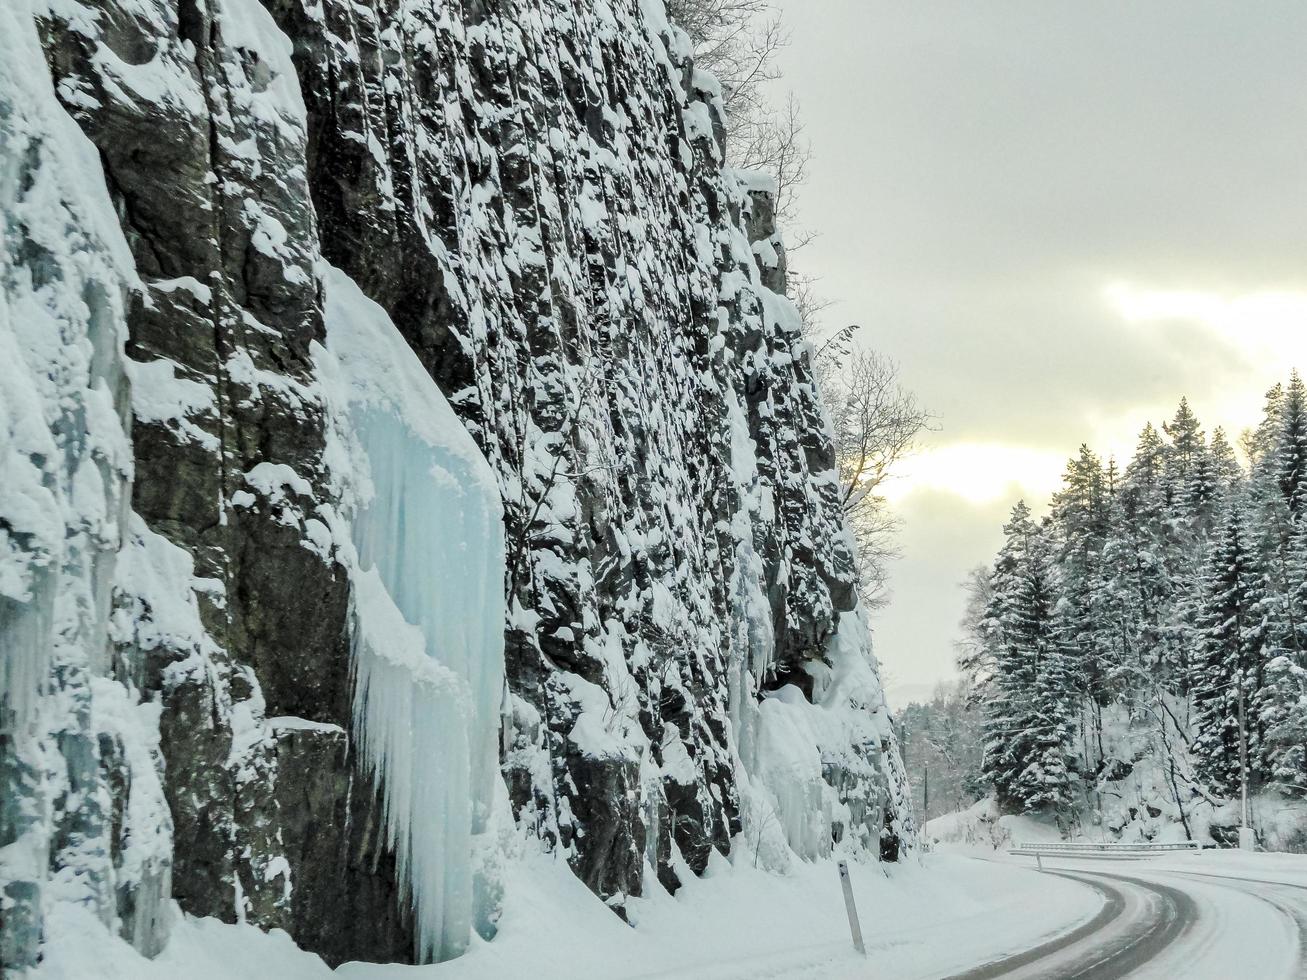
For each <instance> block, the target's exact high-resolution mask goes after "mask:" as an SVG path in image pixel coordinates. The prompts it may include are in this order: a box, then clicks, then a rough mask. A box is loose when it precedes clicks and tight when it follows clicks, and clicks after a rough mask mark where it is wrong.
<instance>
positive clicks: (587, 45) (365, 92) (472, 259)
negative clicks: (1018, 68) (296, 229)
mask: <svg viewBox="0 0 1307 980" xmlns="http://www.w3.org/2000/svg"><path fill="white" fill-rule="evenodd" d="M269 8H270V9H271V10H272V12H273V13H274V15H275V16H276V18H277V20H278V22H279V23H280V24H281V26H282V28H283V30H284V31H285V32H286V34H287V35H288V36H289V37H291V38H292V39H293V41H294V45H295V63H296V66H297V69H298V71H299V76H300V82H301V90H302V91H303V92H304V93H305V101H306V104H307V108H308V122H309V138H308V147H309V185H310V189H311V191H312V194H313V200H314V204H315V205H316V208H317V214H318V220H319V223H320V227H321V236H322V245H323V252H324V255H326V257H327V258H328V259H330V260H331V261H332V262H333V263H334V264H335V265H337V266H339V267H340V268H342V269H343V270H344V271H346V272H347V273H348V274H349V275H350V276H351V277H353V278H354V279H355V280H356V281H357V282H358V283H359V284H360V285H361V286H362V287H363V289H364V290H365V292H367V293H368V294H369V295H370V296H371V297H372V298H374V299H376V300H377V301H378V302H379V303H381V304H382V305H383V306H384V307H386V309H387V310H388V312H389V313H390V314H391V316H392V318H393V319H394V320H395V322H396V324H397V325H398V326H399V327H400V329H401V330H402V331H403V332H404V334H405V336H406V338H407V339H408V340H409V342H410V344H411V345H412V346H413V348H414V349H415V350H416V351H417V352H418V353H419V355H420V356H421V357H422V359H423V361H424V363H425V364H426V366H427V367H428V369H429V370H430V372H431V374H432V376H433V377H434V378H436V380H437V381H438V382H439V383H440V385H441V387H442V388H443V389H444V391H445V393H446V395H447V396H448V397H450V399H451V400H452V401H453V403H454V405H455V407H456V408H457V409H458V411H459V412H460V413H461V414H462V415H463V417H464V419H465V420H466V422H467V424H468V426H469V428H470V429H471V430H472V431H473V433H474V434H475V435H476V436H477V438H478V440H479V442H480V444H481V446H482V449H483V451H484V452H485V453H486V455H487V457H488V458H489V459H490V460H491V462H492V465H494V466H496V467H497V468H498V470H499V471H500V473H501V478H502V485H503V491H504V501H505V507H506V511H507V514H506V523H507V538H508V542H509V555H510V565H511V566H512V567H511V569H510V576H511V582H510V587H511V591H512V599H513V600H515V601H516V602H517V603H518V604H520V606H521V607H522V608H523V609H527V610H531V611H532V612H533V613H535V614H536V615H537V616H538V617H539V618H538V620H537V621H535V622H534V623H533V627H534V628H533V629H532V630H530V631H524V632H517V631H515V630H514V629H513V628H512V626H510V635H509V651H510V654H509V656H510V660H509V664H508V674H509V679H510V685H511V687H512V690H513V693H514V695H515V696H516V697H517V698H520V699H522V700H523V701H524V702H526V704H527V705H528V706H529V710H528V712H527V713H528V714H529V715H530V717H531V718H532V719H533V723H532V724H530V725H529V726H528V727H527V728H526V729H525V730H522V729H519V728H517V727H516V726H514V728H513V731H512V736H511V737H512V739H513V741H512V742H511V747H510V750H509V753H508V760H507V762H508V770H509V778H510V783H511V784H512V786H513V787H514V800H515V802H516V803H517V805H518V807H519V809H520V810H522V811H523V812H528V811H534V814H533V817H534V819H535V821H536V823H537V825H538V826H539V828H540V831H541V833H543V834H545V835H546V836H549V837H551V838H552V837H554V836H555V835H557V839H558V840H559V841H560V843H561V845H562V846H564V847H567V848H570V849H572V852H573V865H574V867H575V868H576V870H577V873H578V874H579V875H580V876H581V877H582V878H583V879H584V880H585V881H586V883H587V884H589V885H590V886H591V887H592V888H593V889H594V890H595V891H597V892H598V893H599V894H601V895H603V896H604V897H610V896H614V895H618V896H620V895H623V894H639V892H640V888H641V882H640V875H641V860H642V857H641V854H642V848H641V841H642V840H643V839H644V838H645V828H644V827H642V826H641V823H642V814H641V807H640V806H638V805H637V804H636V800H637V799H639V798H640V797H641V796H642V795H646V794H647V793H648V792H650V790H651V787H649V786H648V785H647V784H648V783H649V780H648V779H647V778H646V779H643V780H642V778H641V774H640V771H639V770H640V763H639V756H638V753H637V752H636V751H633V750H632V748H633V747H634V746H635V745H636V744H637V743H639V742H640V741H642V740H647V742H648V744H649V745H650V746H652V754H653V763H654V765H655V766H661V765H662V764H663V759H662V758H661V753H662V748H663V746H664V744H671V743H675V744H676V745H677V746H678V747H679V746H684V747H685V748H684V750H685V751H686V752H687V753H688V755H689V759H690V764H691V765H692V766H693V768H694V771H695V775H694V778H693V779H692V780H690V781H687V782H665V783H663V785H662V786H661V787H660V789H659V790H658V793H659V795H661V796H662V797H663V800H664V802H665V803H666V806H665V807H664V808H663V809H662V810H661V811H660V812H662V813H663V814H664V816H663V817H661V818H660V819H662V820H664V821H666V828H667V830H669V831H670V833H671V836H672V838H673V839H674V840H675V841H676V843H677V844H678V846H679V847H680V849H681V852H682V853H683V855H684V856H685V858H686V860H687V862H688V863H689V865H690V867H691V868H693V869H695V870H696V871H698V870H702V868H703V867H704V866H705V864H706V862H707V859H708V854H709V852H710V851H711V850H712V849H713V848H716V849H717V850H719V851H723V852H724V851H726V849H727V847H728V843H729V839H730V837H731V835H732V834H733V833H735V832H738V830H739V827H740V824H739V819H740V818H739V804H738V800H737V798H736V792H735V786H734V776H733V772H732V765H731V750H730V745H729V743H730V737H729V735H728V732H727V727H728V724H727V721H726V705H725V700H726V688H727V683H726V675H727V670H728V660H729V658H730V656H731V650H730V640H729V637H728V636H727V635H726V633H725V631H723V630H722V629H721V628H720V622H721V620H722V619H723V617H724V615H725V614H727V613H728V612H729V610H730V608H731V605H732V603H733V601H735V600H734V598H733V597H732V596H731V595H730V593H729V589H728V587H727V583H729V582H730V581H731V579H732V576H733V575H734V574H735V567H734V566H735V544H736V542H735V534H733V532H732V530H731V528H730V525H731V522H732V520H733V518H734V517H735V516H736V515H737V514H738V513H739V512H740V510H741V508H742V503H741V501H740V499H739V496H738V493H737V492H736V488H735V487H734V486H733V483H734V481H733V477H732V474H731V472H730V466H731V461H732V449H731V447H730V445H729V442H728V440H729V437H730V433H729V424H728V419H727V418H726V413H727V411H728V400H727V399H729V400H736V399H738V401H739V403H740V404H742V405H743V406H744V408H745V410H746V411H747V415H748V427H749V435H750V437H752V438H753V439H754V440H755V442H756V444H757V455H758V466H759V469H760V474H759V476H760V480H761V481H762V482H763V483H764V484H765V485H766V486H767V487H768V488H769V490H770V492H771V494H772V499H773V500H774V503H775V507H776V509H777V511H778V513H777V514H776V519H775V520H774V521H772V522H770V523H769V524H767V525H766V526H765V527H761V528H759V529H758V530H759V531H760V533H761V535H762V539H761V541H760V542H759V543H760V545H761V547H760V549H759V550H760V552H761V553H762V554H764V555H765V569H764V574H765V576H766V588H767V592H768V595H769V597H770V599H771V603H772V615H773V617H774V622H775V627H776V633H777V640H776V665H777V666H778V667H790V668H797V667H798V666H799V665H801V664H802V663H803V662H805V661H807V660H810V659H812V658H817V657H820V656H821V652H822V648H823V644H824V643H825V641H826V639H827V638H828V636H829V635H830V633H831V631H832V630H833V626H834V620H835V617H836V616H837V614H838V613H839V611H841V610H848V609H851V608H852V606H853V603H854V589H853V570H852V567H853V566H852V560H851V559H852V556H851V554H850V552H849V549H848V544H847V541H846V539H845V537H844V535H843V533H842V524H841V523H840V516H839V509H838V507H837V506H836V505H835V501H834V497H833V493H834V487H833V485H832V484H830V483H829V482H828V481H827V480H826V479H825V477H826V474H828V473H829V471H830V469H831V467H832V464H833V454H832V450H831V446H830V444H829V441H828V438H827V435H826V432H827V430H826V426H825V423H824V421H823V416H822V413H821V409H820V406H819V404H818V401H817V397H816V392H815V390H814V387H813V384H812V378H811V374H810V372H809V370H808V366H807V362H806V357H805V355H804V354H803V352H802V348H801V341H800V339H799V338H798V337H797V336H796V335H794V334H793V333H787V332H786V330H785V328H784V327H782V326H778V324H777V322H776V320H775V318H774V317H769V316H768V311H767V310H765V309H764V308H763V306H764V304H765V303H766V302H767V300H766V298H765V296H764V295H763V293H762V292H761V291H760V287H759V286H757V285H754V283H756V282H757V280H756V279H755V278H754V276H755V273H754V271H753V269H752V265H753V256H752V255H751V254H749V250H748V245H749V244H751V242H752V241H764V242H768V241H772V240H774V241H775V242H776V243H777V245H779V237H778V236H776V235H775V229H774V215H773V213H772V206H771V202H770V197H769V196H768V195H767V194H765V193H761V192H758V193H743V192H742V191H741V189H740V187H739V186H738V185H737V184H736V183H735V182H734V179H733V178H732V177H730V176H729V175H725V174H724V173H723V172H722V169H721V166H720V162H719V159H720V147H719V145H718V139H719V137H720V132H721V119H720V116H719V114H718V110H717V108H716V105H717V104H716V103H715V102H714V101H713V99H712V95H711V92H712V90H713V88H714V83H712V81H711V80H710V79H707V78H706V77H704V76H699V75H696V73H695V72H694V70H693V68H692V67H691V66H690V64H689V63H688V61H687V60H686V59H685V57H684V54H683V53H676V51H677V49H676V47H675V42H673V41H672V39H671V37H670V36H668V37H664V38H659V37H657V36H656V35H655V34H654V30H653V28H651V27H650V25H649V24H648V23H647V22H646V21H645V18H644V17H643V16H642V15H641V13H640V12H639V8H638V4H636V3H634V2H629V3H617V4H613V5H612V11H611V13H612V17H611V19H609V18H604V17H600V16H598V15H587V14H584V13H580V12H578V10H577V9H576V8H574V7H573V6H572V5H570V4H545V5H544V6H543V7H541V5H539V4H525V3H513V2H500V3H466V4H457V3H449V4H431V5H405V4H399V3H395V2H392V0H375V2H373V3H370V4H358V3H353V2H350V3H345V2H335V0H329V2H327V3H325V4H321V5H319V4H313V5H312V6H307V5H303V4H301V3H299V2H296V0H272V2H270V3H269ZM669 46H670V47H669ZM741 228H746V229H747V232H748V236H747V238H744V239H743V244H744V246H745V249H744V254H739V248H738V245H739V244H740V240H739V235H740V229H741ZM727 229H730V230H731V232H730V233H728V232H727ZM705 235H706V236H707V237H706V238H705V237H703V236H705ZM732 235H734V236H735V238H732V237H731V236H732ZM733 247H734V248H735V250H734V251H733V250H732V249H733ZM764 271H765V274H766V280H765V281H766V282H767V283H768V284H770V285H773V286H777V287H779V286H781V284H782V283H783V281H784V260H783V251H780V253H779V256H778V257H777V261H776V262H773V263H772V264H771V265H770V266H765V267H764ZM724 394H725V396H726V398H725V399H724ZM561 498H566V502H565V503H563V502H561ZM564 511H565V513H564ZM610 651H611V657H610ZM611 658H616V659H617V660H618V661H619V667H618V669H617V670H614V669H613V663H612V659H611ZM622 683H625V684H628V685H629V688H630V694H629V703H625V704H622V703H619V698H618V697H617V696H616V695H617V694H618V692H617V691H615V690H614V687H615V686H618V685H620V684H622ZM578 684H579V685H582V686H588V685H593V686H595V687H597V688H599V689H601V690H602V691H603V692H605V693H606V695H607V696H608V699H609V708H610V710H611V713H612V714H613V715H615V716H617V717H618V718H619V719H621V724H619V725H617V726H615V727H621V725H622V724H625V725H627V726H628V727H629V729H630V731H629V733H627V734H624V735H623V736H622V737H620V738H618V739H617V741H618V742H619V743H620V742H623V741H624V742H625V745H624V746H618V747H610V748H613V751H612V752H611V753H610V754H607V755H605V754H603V753H596V752H594V751H587V746H584V745H580V744H578V742H577V740H576V739H575V738H574V737H573V734H572V733H573V731H574V729H575V728H576V725H577V719H578V718H579V717H580V716H581V715H582V714H583V713H584V708H583V707H582V706H581V705H582V701H583V698H582V697H580V696H578V691H577V685H578ZM535 719H538V720H535ZM541 755H543V756H544V757H545V758H546V760H547V764H548V766H549V768H550V770H551V772H552V780H551V781H550V782H547V783H546V784H545V785H540V782H539V778H538V773H539V767H538V766H537V765H536V760H537V759H538V758H539V756H541ZM519 767H520V768H519ZM532 774H535V775H532ZM564 801H565V805H561V804H562V803H563V802H564ZM542 811H543V812H542ZM660 832H666V831H662V830H660ZM666 857H667V855H666V854H664V855H663V859H664V860H666ZM661 874H662V875H663V876H664V877H666V878H674V876H673V875H672V874H671V870H670V867H667V866H664V867H663V868H662V869H661Z"/></svg>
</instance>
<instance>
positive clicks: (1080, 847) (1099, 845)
mask: <svg viewBox="0 0 1307 980" xmlns="http://www.w3.org/2000/svg"><path fill="white" fill-rule="evenodd" d="M1201 847H1202V845H1201V844H1199V843H1198V841H1196V840H1182V841H1170V842H1168V843H1164V844H1163V843H1156V842H1154V841H1057V842H1050V843H1038V844H1017V845H1015V846H1014V847H1013V848H1012V851H1013V852H1016V851H1027V852H1029V853H1031V854H1033V853H1034V852H1036V851H1040V852H1042V853H1044V854H1086V853H1088V854H1093V853H1104V852H1106V853H1113V852H1125V851H1142V852H1145V853H1152V852H1154V851H1196V850H1199V849H1200V848H1201Z"/></svg>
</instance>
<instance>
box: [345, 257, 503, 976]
mask: <svg viewBox="0 0 1307 980" xmlns="http://www.w3.org/2000/svg"><path fill="white" fill-rule="evenodd" d="M326 281H327V287H328V289H327V321H328V343H329V346H330V351H331V353H332V354H333V355H334V356H335V359H336V362H337V363H338V365H339V368H340V374H341V377H340V378H339V379H337V381H338V383H337V384H335V385H332V384H331V382H330V379H329V381H328V389H329V391H330V392H331V397H332V398H333V401H335V403H336V406H337V408H339V407H340V405H341V404H342V403H343V404H344V405H346V406H347V408H346V409H345V411H344V414H345V416H346V419H345V420H344V422H345V427H346V428H347V429H348V430H349V441H350V442H351V443H352V444H353V445H352V448H354V449H355V450H356V452H355V453H354V455H353V458H352V459H351V460H350V463H349V465H348V469H349V470H350V472H349V473H348V479H349V480H351V481H353V482H354V483H355V484H356V486H355V488H354V489H355V490H356V491H357V494H358V498H359V499H358V500H357V505H358V510H357V513H356V514H355V515H354V520H353V524H352V530H351V537H352V542H353V545H354V548H355V549H356V551H357V567H356V568H355V569H354V570H353V573H352V577H353V584H354V611H353V612H354V615H353V672H354V731H355V737H356V738H357V740H358V745H359V750H360V753H361V756H362V759H363V764H364V768H365V769H366V771H367V772H368V773H369V774H370V775H371V776H372V777H373V779H374V781H375V782H376V784H377V785H378V786H379V787H380V788H381V790H382V793H383V797H384V806H385V817H384V819H385V826H386V837H387V841H388V843H389V845H390V846H391V847H392V848H393V849H394V851H395V856H396V863H397V872H398V877H399V880H400V886H401V888H402V889H403V892H404V893H403V895H402V897H401V900H402V901H411V903H412V907H413V910H414V918H415V921H416V928H417V937H416V938H417V956H418V959H419V960H421V961H431V960H442V959H448V958H449V957H452V956H456V955H458V954H459V953H461V952H462V951H463V950H464V949H465V948H466V947H467V944H468V942H469V939H470V935H471V928H472V924H473V922H474V921H486V920H488V918H489V917H488V915H487V912H488V911H489V910H485V909H476V908H474V905H475V901H476V899H475V896H476V895H477V894H487V895H493V894H495V893H496V890H495V889H493V888H488V889H487V888H480V889H476V888H474V882H473V874H474V870H473V865H474V853H475V851H476V846H475V843H474V836H475V835H477V834H480V833H483V832H484V831H485V830H486V827H487V820H488V817H489V814H490V812H491V808H492V805H493V792H494V785H495V779H496V777H497V773H498V761H499V752H498V744H497V739H498V735H499V728H500V719H499V714H500V712H499V708H500V701H501V699H502V694H503V685H504V656H503V642H504V641H503V636H504V621H505V607H504V591H503V590H504V535H503V523H502V516H501V511H500V501H499V493H498V489H497V487H496V485H495V481H494V479H493V476H492V475H491V474H490V471H489V467H488V466H487V464H486V462H485V460H484V459H483V458H482V457H481V455H480V453H479V452H478V451H477V449H476V446H475V444H474V443H473V442H472V440H471V438H470V437H469V436H468V434H467V433H466V431H465V430H464V429H463V428H462V425H461V423H459V421H458V419H457V418H456V417H455V416H454V413H453V411H452V410H451V409H450V408H449V406H448V404H447V403H446V402H445V400H444V398H443V396H442V395H441V394H440V392H439V391H438V389H437V388H436V386H435V384H434V382H432V381H431V379H430V378H429V377H428V376H427V375H426V373H425V371H424V370H423V369H422V367H421V365H420V364H419V363H418V361H417V358H416V357H415V356H414V355H413V353H412V351H410V350H409V349H408V347H407V345H405V343H404V341H403V339H402V338H401V337H400V336H399V332H398V331H397V330H396V329H395V327H394V325H393V324H392V323H391V322H390V320H389V318H388V317H387V316H386V314H385V312H384V311H382V310H381V308H380V307H378V306H376V305H375V304H373V303H372V302H371V301H369V300H367V299H366V298H365V297H364V296H363V295H362V293H361V292H360V291H359V290H358V287H357V286H355V284H354V283H353V282H352V281H350V280H349V279H348V278H347V277H345V276H344V275H343V274H342V273H340V272H338V271H337V270H334V269H328V270H327V275H326ZM339 448H340V449H341V451H342V452H345V453H346V454H348V452H349V448H351V447H339ZM359 449H361V452H359V451H358V450H359Z"/></svg>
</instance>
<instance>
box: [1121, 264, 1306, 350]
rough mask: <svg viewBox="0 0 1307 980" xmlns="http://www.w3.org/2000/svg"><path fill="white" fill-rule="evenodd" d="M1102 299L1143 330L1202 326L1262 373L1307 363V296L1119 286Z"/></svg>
mask: <svg viewBox="0 0 1307 980" xmlns="http://www.w3.org/2000/svg"><path fill="white" fill-rule="evenodd" d="M1103 296H1104V298H1105V299H1106V300H1107V303H1108V305H1109V306H1110V307H1111V308H1112V309H1113V310H1115V312H1116V313H1117V314H1118V315H1119V316H1121V317H1122V318H1123V319H1124V320H1125V321H1126V322H1127V323H1130V324H1133V325H1136V326H1140V327H1143V328H1157V327H1159V326H1167V325H1171V326H1174V325H1177V324H1180V325H1183V324H1189V325H1192V326H1197V327H1199V328H1201V329H1202V330H1204V331H1206V332H1207V333H1208V335H1209V336H1210V337H1211V338H1213V339H1217V340H1219V341H1221V342H1222V343H1224V344H1225V345H1226V346H1227V347H1228V349H1229V350H1230V351H1231V352H1232V353H1234V354H1235V355H1236V356H1238V357H1239V358H1241V359H1243V360H1245V361H1247V362H1248V363H1249V364H1251V365H1255V366H1256V367H1258V368H1262V369H1266V368H1271V369H1282V368H1283V365H1285V364H1286V363H1290V364H1293V363H1307V292H1298V291H1292V290H1264V291H1259V292H1250V293H1233V294H1231V293H1221V292H1213V291H1210V290H1202V289H1157V288H1149V287H1146V286H1138V285H1135V284H1134V283H1129V282H1114V283H1110V284H1108V285H1107V286H1105V287H1104V289H1103Z"/></svg>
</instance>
